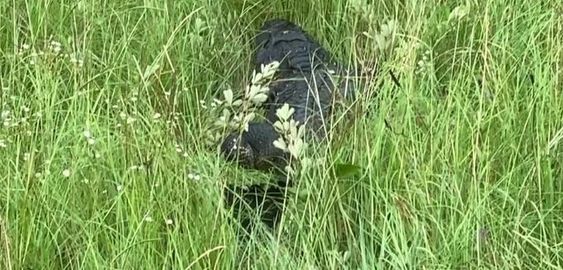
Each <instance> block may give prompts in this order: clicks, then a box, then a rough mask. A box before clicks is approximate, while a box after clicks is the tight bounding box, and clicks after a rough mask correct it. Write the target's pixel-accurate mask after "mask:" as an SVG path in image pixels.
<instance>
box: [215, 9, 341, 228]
mask: <svg viewBox="0 0 563 270" xmlns="http://www.w3.org/2000/svg"><path fill="white" fill-rule="evenodd" d="M255 46H256V47H257V51H256V55H255V66H256V68H257V70H259V69H260V66H261V65H267V64H269V63H271V62H272V61H278V62H280V67H279V69H278V72H277V73H276V75H277V76H276V77H277V78H276V79H275V80H274V81H273V82H272V83H271V84H270V86H269V87H270V94H269V98H268V100H267V101H266V103H265V108H266V121H264V122H254V123H251V124H250V125H249V130H248V132H243V133H242V134H239V133H233V134H230V135H228V136H227V137H226V138H225V139H224V141H223V143H222V145H221V153H222V155H223V156H224V157H225V158H226V159H227V160H231V161H238V163H239V165H241V166H242V167H245V168H251V169H258V170H264V171H271V170H272V169H274V170H276V171H278V172H279V171H283V169H284V168H285V166H286V165H287V162H286V161H287V158H288V155H287V154H286V153H285V152H283V151H282V150H280V149H278V148H276V147H275V146H274V145H273V142H274V141H275V140H276V139H277V138H279V134H277V132H276V131H275V129H274V128H273V126H272V125H273V123H275V122H276V121H277V120H278V117H277V115H276V111H277V109H279V108H281V107H282V106H283V105H284V104H285V103H287V104H288V105H289V106H290V107H292V108H293V109H294V110H295V111H294V114H293V116H292V117H293V119H294V120H295V121H298V122H299V123H300V124H305V127H306V130H307V131H308V134H307V136H308V135H311V134H312V135H313V138H314V139H321V140H322V139H323V138H325V137H326V136H327V132H328V128H329V125H328V116H329V115H330V113H331V107H332V104H333V99H334V95H335V93H334V90H336V88H337V87H336V85H335V83H334V82H333V81H332V78H331V77H330V76H329V73H330V72H332V71H337V72H338V71H340V70H343V69H342V68H341V67H340V66H339V65H338V64H336V63H335V62H334V61H333V57H332V56H331V55H330V53H329V52H328V51H326V50H325V49H324V48H322V47H321V46H320V45H319V44H318V43H317V42H316V41H315V40H314V39H313V38H311V37H310V36H309V35H308V34H307V33H306V32H304V31H303V30H302V29H301V28H300V27H298V26H297V25H295V24H293V23H291V22H288V21H285V20H280V19H276V20H272V21H268V22H266V23H265V24H264V26H263V27H262V29H261V33H260V34H258V35H257V36H256V39H255ZM340 86H341V85H339V87H338V88H340ZM341 92H343V91H341ZM305 139H306V140H308V139H309V137H306V138H305ZM234 146H236V147H234ZM277 177H278V181H277V183H276V184H272V185H250V186H248V187H236V186H232V185H231V186H228V187H227V188H226V189H225V202H226V204H227V205H228V206H233V210H234V211H235V213H239V214H240V212H241V205H244V204H246V205H249V206H250V208H251V209H257V208H260V207H259V206H265V207H267V209H266V210H263V211H262V213H260V214H259V215H260V218H261V221H262V222H263V223H265V224H266V225H267V226H268V227H270V228H272V229H275V227H276V225H277V222H278V220H279V217H280V216H281V213H282V211H283V202H284V201H285V197H284V196H282V197H280V194H284V193H285V190H286V188H287V187H289V186H291V184H292V183H291V182H288V179H287V178H286V177H285V176H284V175H281V176H280V175H278V176H277ZM258 199H259V200H260V201H263V203H262V204H260V203H258V201H257V200H258ZM240 222H241V223H242V225H243V228H244V229H245V230H246V231H247V232H248V233H250V232H251V231H252V230H253V227H254V226H253V224H252V222H251V220H250V218H244V217H243V218H240Z"/></svg>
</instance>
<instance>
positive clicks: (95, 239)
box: [0, 0, 563, 269]
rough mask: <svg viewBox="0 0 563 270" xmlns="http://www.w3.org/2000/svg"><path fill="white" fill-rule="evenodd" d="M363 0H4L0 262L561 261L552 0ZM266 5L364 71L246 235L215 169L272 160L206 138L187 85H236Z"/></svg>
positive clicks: (271, 265)
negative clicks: (296, 172) (263, 235)
mask: <svg viewBox="0 0 563 270" xmlns="http://www.w3.org/2000/svg"><path fill="white" fill-rule="evenodd" d="M112 2H113V3H112ZM374 2H375V3H373V4H366V3H365V1H361V0H356V1H336V0H328V1H321V0H317V1H275V0H271V1H259V0H247V1H243V0H239V1H205V0H191V1H152V0H145V1H130V0H127V1H109V0H101V1H84V0H78V1H61V2H57V1H46V0H34V1H31V0H21V1H15V0H5V1H1V2H0V12H1V13H0V74H1V81H0V85H1V92H0V100H1V102H0V103H1V104H0V111H1V112H2V113H1V121H0V122H2V123H1V126H0V267H1V268H2V269H98V268H100V269H237V268H243V269H244V268H247V267H248V268H255V269H374V268H377V269H561V268H563V184H562V180H563V120H562V119H563V97H562V95H561V92H562V89H563V60H562V59H563V45H562V44H563V15H562V14H563V5H562V4H561V2H560V1H557V0H550V1H531V0H529V1H526V0H525V1H516V0H505V1H492V0H487V1H467V2H464V1H428V0H423V1H414V0H402V1H390V0H383V1H374ZM276 17H282V18H288V19H291V20H292V21H295V22H297V23H298V24H300V25H302V26H303V27H304V28H305V29H306V30H307V31H309V32H310V33H311V34H312V35H313V36H315V37H317V39H318V40H319V41H320V43H321V44H323V45H324V46H325V47H326V48H328V49H329V50H330V51H332V52H334V54H335V55H337V56H338V57H339V58H340V59H342V60H343V61H345V62H349V63H353V64H359V65H364V66H369V65H370V64H373V63H378V66H379V73H378V75H377V76H376V77H374V78H372V79H371V84H369V85H365V86H364V87H360V91H361V92H360V94H359V97H358V100H357V101H356V103H355V105H354V106H353V108H355V109H354V112H355V113H354V114H352V115H355V117H351V114H343V113H341V114H340V116H337V117H339V121H338V123H337V124H335V127H334V133H333V134H334V140H333V142H332V143H331V144H330V145H329V147H328V151H327V152H326V153H328V154H327V156H326V158H325V162H322V163H319V164H316V166H314V167H313V168H311V169H310V170H309V171H307V173H304V174H301V175H300V177H299V186H298V192H297V195H295V196H293V197H292V199H291V201H290V203H289V205H288V209H287V211H286V213H285V216H284V220H283V228H282V231H281V232H280V233H279V237H278V238H274V239H270V240H264V239H263V240H259V241H253V242H250V243H246V244H243V243H241V242H238V241H237V239H236V237H235V230H236V227H235V226H234V225H233V224H231V223H230V222H228V221H227V220H228V219H227V218H228V217H229V214H228V212H227V211H226V210H225V209H224V208H223V205H222V197H221V196H222V187H223V186H224V185H225V184H226V183H229V182H232V181H239V180H244V181H250V180H249V179H252V180H256V179H266V180H267V179H269V176H268V175H264V174H261V173H257V172H252V171H248V170H243V169H239V168H237V167H236V166H233V164H230V163H227V162H225V161H224V160H223V159H221V158H219V157H218V155H217V154H216V152H215V151H214V149H210V148H209V147H208V146H207V145H206V144H205V143H204V142H205V138H206V129H205V127H207V126H208V124H209V123H210V122H212V121H213V120H214V119H213V118H214V117H216V116H214V115H213V114H212V113H210V112H209V108H208V107H207V108H206V107H205V106H204V105H205V104H204V103H202V102H200V101H201V100H203V101H205V102H206V104H208V105H209V102H211V101H212V100H213V98H214V97H220V96H221V93H222V92H223V91H224V90H225V89H228V88H232V89H233V90H234V91H235V92H240V91H242V89H243V87H244V86H245V85H246V84H247V83H248V81H249V79H250V76H251V74H252V73H251V72H252V71H251V62H250V61H251V56H252V50H251V45H252V44H251V41H252V37H253V35H254V34H255V33H256V31H257V29H258V28H259V27H260V25H261V24H262V23H263V22H264V21H265V20H268V19H272V18H276ZM389 19H394V20H395V21H396V26H397V27H396V29H395V34H394V37H395V38H394V41H395V42H394V43H393V46H394V47H393V49H392V50H387V51H385V52H384V53H382V52H381V51H380V50H377V49H376V48H378V44H379V43H378V41H379V40H378V38H377V36H378V33H379V32H378V31H379V29H380V28H381V25H382V24H383V23H385V22H387V21H388V20H389ZM389 71H392V72H393V73H394V74H396V76H397V77H398V80H399V81H400V84H401V86H400V88H399V87H397V86H396V85H395V84H394V83H393V81H392V80H391V77H390V76H389V75H388V73H389ZM374 93H377V96H376V95H374ZM385 121H387V122H388V124H389V126H390V128H387V127H386V124H385ZM335 164H353V165H355V166H357V167H359V168H361V170H360V171H359V172H358V173H356V174H354V175H349V176H348V177H335V175H334V174H332V173H331V169H332V168H333V167H334V165H335ZM275 239H277V240H275ZM243 251H245V252H243ZM241 254H242V255H241Z"/></svg>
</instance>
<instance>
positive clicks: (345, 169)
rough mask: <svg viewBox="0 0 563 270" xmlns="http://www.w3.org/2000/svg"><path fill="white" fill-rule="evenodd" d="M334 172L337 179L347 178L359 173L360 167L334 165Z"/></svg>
mask: <svg viewBox="0 0 563 270" xmlns="http://www.w3.org/2000/svg"><path fill="white" fill-rule="evenodd" d="M334 171H335V173H336V177H337V178H347V177H352V176H354V175H356V174H357V173H359V172H361V171H362V167H360V166H356V165H354V164H336V166H335V169H334Z"/></svg>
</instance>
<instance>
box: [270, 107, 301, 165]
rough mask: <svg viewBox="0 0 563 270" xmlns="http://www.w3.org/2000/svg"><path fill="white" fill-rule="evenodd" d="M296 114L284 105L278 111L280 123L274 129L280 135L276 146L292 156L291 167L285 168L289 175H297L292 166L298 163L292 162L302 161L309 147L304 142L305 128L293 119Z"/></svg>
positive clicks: (276, 123) (277, 122)
mask: <svg viewBox="0 0 563 270" xmlns="http://www.w3.org/2000/svg"><path fill="white" fill-rule="evenodd" d="M294 112H295V109H293V108H291V107H289V105H288V104H284V105H283V106H282V107H281V108H279V109H278V110H277V111H276V115H277V116H278V121H276V122H275V123H274V129H275V130H276V132H278V134H280V137H279V138H278V139H277V140H275V141H274V146H275V147H276V148H279V149H281V150H283V151H284V152H286V153H289V154H290V155H291V160H290V162H289V165H288V166H287V167H286V168H285V170H286V171H287V172H288V173H295V168H292V167H291V166H292V165H296V163H295V162H292V161H301V160H302V159H303V153H304V150H305V149H306V147H307V143H305V142H304V141H303V137H304V135H305V126H304V125H300V123H299V122H298V121H295V119H293V118H292V117H291V116H292V115H293V113H294Z"/></svg>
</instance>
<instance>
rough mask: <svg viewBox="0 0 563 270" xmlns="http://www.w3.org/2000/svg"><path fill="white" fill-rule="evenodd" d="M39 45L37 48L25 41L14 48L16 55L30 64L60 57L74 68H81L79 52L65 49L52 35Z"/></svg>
mask: <svg viewBox="0 0 563 270" xmlns="http://www.w3.org/2000/svg"><path fill="white" fill-rule="evenodd" d="M39 47H40V48H39V49H37V48H35V47H34V46H32V45H29V44H27V43H24V44H21V45H20V46H18V47H17V48H16V51H17V52H16V55H17V56H18V57H20V58H21V59H23V61H25V62H26V63H28V64H30V65H36V64H39V63H45V64H46V63H54V62H56V61H58V60H61V59H63V61H67V62H68V63H70V64H71V65H72V66H73V67H75V68H81V67H82V66H83V65H84V60H83V57H82V56H81V54H80V53H77V52H67V51H65V49H64V47H63V45H62V43H61V42H59V41H56V40H54V39H53V38H52V37H50V38H49V39H48V40H46V41H45V42H43V46H39Z"/></svg>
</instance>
